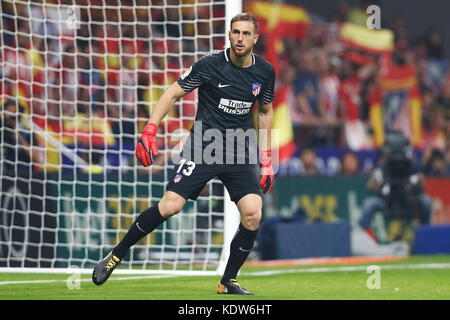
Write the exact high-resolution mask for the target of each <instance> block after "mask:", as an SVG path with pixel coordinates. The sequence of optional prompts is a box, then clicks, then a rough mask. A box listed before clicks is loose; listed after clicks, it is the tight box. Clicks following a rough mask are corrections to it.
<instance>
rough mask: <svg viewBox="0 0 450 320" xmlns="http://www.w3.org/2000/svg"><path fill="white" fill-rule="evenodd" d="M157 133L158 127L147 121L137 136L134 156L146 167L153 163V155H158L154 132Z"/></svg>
mask: <svg viewBox="0 0 450 320" xmlns="http://www.w3.org/2000/svg"><path fill="white" fill-rule="evenodd" d="M157 133H158V127H157V126H156V125H155V124H153V123H149V124H147V125H146V126H145V128H144V131H142V135H141V137H140V138H139V141H138V144H137V146H136V152H135V154H136V158H137V159H138V160H139V162H140V163H142V165H143V166H144V167H148V166H149V165H151V164H152V163H153V157H157V156H158V155H159V152H158V145H157V144H156V134H157Z"/></svg>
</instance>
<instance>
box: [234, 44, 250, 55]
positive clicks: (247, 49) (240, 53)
mask: <svg viewBox="0 0 450 320" xmlns="http://www.w3.org/2000/svg"><path fill="white" fill-rule="evenodd" d="M231 50H233V53H234V55H235V56H236V57H238V58H242V57H245V56H247V55H249V54H251V53H252V51H253V47H249V48H247V47H245V46H244V50H242V51H239V50H238V49H237V46H236V44H231Z"/></svg>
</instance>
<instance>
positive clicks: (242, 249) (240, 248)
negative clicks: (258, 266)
mask: <svg viewBox="0 0 450 320" xmlns="http://www.w3.org/2000/svg"><path fill="white" fill-rule="evenodd" d="M252 249H253V248H252ZM252 249H250V250H246V249H244V248H242V247H239V250H241V251H244V252H250V251H252Z"/></svg>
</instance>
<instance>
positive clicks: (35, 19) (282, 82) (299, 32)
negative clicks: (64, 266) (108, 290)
mask: <svg viewBox="0 0 450 320" xmlns="http://www.w3.org/2000/svg"><path fill="white" fill-rule="evenodd" d="M61 4H67V5H71V4H72V2H70V1H66V2H65V1H57V0H40V1H33V2H29V1H2V3H1V10H2V11H1V25H0V26H1V28H0V29H1V37H0V39H1V40H0V41H1V50H0V63H1V65H0V66H1V69H0V96H1V105H2V108H1V111H2V112H1V119H2V127H1V129H2V131H1V132H2V136H1V141H0V143H1V146H2V157H1V160H0V163H1V170H2V177H10V178H9V179H8V178H7V179H6V180H7V181H8V182H5V183H4V184H3V185H4V187H3V188H6V187H5V186H9V184H10V183H11V181H12V180H13V179H12V178H11V177H21V178H22V180H23V181H27V180H26V179H28V178H29V177H31V178H32V181H34V182H36V181H41V180H45V181H46V182H48V181H50V182H51V181H53V183H50V187H48V188H50V189H51V191H47V192H49V194H52V193H51V192H55V193H54V194H53V195H54V196H52V197H53V198H58V199H60V198H59V197H62V198H61V199H62V200H64V197H65V196H64V193H63V192H62V189H63V188H61V187H60V186H61V185H60V184H59V182H60V181H61V180H60V179H62V178H63V177H64V179H66V178H67V177H68V176H70V177H72V178H71V180H70V179H69V180H68V181H72V182H66V186H67V190H66V192H68V193H69V195H68V196H67V198H70V197H72V196H76V192H77V191H75V189H76V188H75V187H74V188H71V187H70V184H71V183H73V181H85V184H86V181H87V183H89V182H92V181H97V180H98V179H99V180H101V181H102V183H104V181H106V180H107V178H106V177H107V175H114V176H115V177H119V178H118V179H119V181H126V182H127V183H128V184H132V183H133V182H134V181H138V182H137V187H136V188H139V186H143V185H145V184H146V183H148V182H149V181H150V182H151V184H152V186H153V187H156V188H160V189H161V190H162V186H163V185H164V181H166V180H167V177H168V176H169V173H170V171H168V169H167V168H170V165H171V163H170V159H169V157H168V155H169V152H170V150H171V148H173V146H175V145H176V143H177V142H178V140H177V139H175V136H176V135H177V134H180V131H179V130H186V129H189V128H190V126H191V125H192V122H193V120H194V116H195V110H196V109H195V108H196V104H195V101H196V98H197V97H196V93H191V94H189V95H188V96H186V97H185V98H184V99H183V101H182V102H180V104H179V108H176V109H175V110H173V112H172V113H171V114H170V115H169V117H168V118H167V119H166V120H165V121H164V123H163V125H162V126H161V128H160V135H159V137H160V141H159V145H160V148H161V150H162V155H161V156H160V157H159V158H158V160H157V162H156V163H155V165H154V166H152V167H151V168H150V169H145V168H142V167H138V166H137V163H136V162H135V160H134V147H135V141H136V137H137V135H138V134H139V133H140V132H141V131H142V128H143V126H144V125H145V124H146V122H147V121H148V118H149V114H150V113H151V111H152V108H153V107H154V105H155V103H156V101H157V100H158V98H159V97H160V96H161V94H162V92H163V91H164V89H165V88H167V86H168V85H169V84H170V83H172V82H173V81H175V80H176V79H177V77H178V76H179V75H181V74H182V73H183V72H184V71H185V70H186V69H187V68H188V67H189V66H190V65H191V64H192V63H193V62H195V61H196V60H197V59H198V58H200V57H201V56H202V55H204V54H206V53H207V52H209V51H211V50H217V49H218V50H221V49H223V48H224V46H225V38H224V35H225V32H226V31H227V30H228V26H226V27H225V26H224V23H225V3H224V2H221V1H200V0H199V1H194V0H192V1H178V0H167V1H162V0H161V1H151V4H150V1H148V0H135V1H131V0H129V1H121V2H120V5H117V3H115V2H114V3H113V2H111V3H110V2H109V1H100V0H99V1H96V0H92V1H87V0H84V1H77V3H76V6H74V7H73V8H74V10H75V11H70V10H69V11H67V10H64V11H61V10H60V8H59V7H58V6H59V5H61ZM370 5H376V6H378V8H379V9H380V10H379V16H373V17H372V18H370V17H371V16H372V14H373V12H371V13H368V12H367V8H368V6H370ZM447 9H450V3H448V2H446V1H440V0H433V1H427V2H425V1H419V0H414V1H406V0H405V1H403V0H402V1H400V0H398V1H381V0H379V1H376V0H372V1H359V0H354V1H350V0H348V1H326V4H324V3H323V2H318V1H312V0H303V1H302V0H298V1H294V0H291V1H287V0H286V1H254V0H253V1H247V0H244V1H243V10H244V11H247V12H251V13H252V14H254V15H255V16H256V17H257V19H258V21H259V23H260V30H259V32H260V34H261V38H260V40H259V42H258V43H257V46H256V48H255V53H256V54H258V55H260V56H262V57H264V58H265V59H266V60H268V61H270V62H271V63H272V65H273V66H274V67H275V70H276V74H277V81H276V94H275V97H276V98H275V101H274V110H275V119H274V127H275V128H276V129H278V130H279V136H278V147H279V150H278V152H279V155H280V161H279V164H278V172H277V177H276V183H275V187H274V189H273V191H272V192H271V193H270V194H269V195H268V196H266V197H265V198H264V201H265V209H264V219H263V224H262V226H261V232H260V238H259V240H258V250H257V252H256V256H254V258H256V259H285V258H304V257H329V256H352V255H368V256H371V255H375V256H380V255H382V256H404V255H408V254H411V253H416V254H428V253H442V252H444V253H450V240H449V239H450V226H449V225H450V197H449V196H448V195H447V190H450V179H449V177H450V152H449V134H450V76H449V59H450V49H449V47H448V46H449V40H450V39H449V37H450V34H449V31H448V30H447V29H448V28H447V26H448V17H447V12H449V10H447ZM77 10H78V11H77ZM74 17H75V18H76V19H75V20H74V21H72V22H73V23H74V24H72V25H71V24H67V23H62V24H61V23H59V24H58V23H56V22H55V21H59V22H61V21H63V22H64V21H65V22H67V21H69V22H70V21H71V20H70V19H71V18H74ZM370 19H372V20H370ZM368 20H370V21H371V23H376V22H379V26H380V27H381V28H380V29H378V28H376V29H375V30H371V29H369V28H368ZM369 24H370V23H369ZM372 25H373V24H372ZM83 175H84V176H83ZM82 176H83V177H87V178H86V179H84V178H81V177H82ZM27 177H28V178H27ZM74 177H75V178H74ZM83 179H84V180H83ZM108 179H109V178H108ZM139 179H144V180H143V181H141V180H139ZM19 180H21V179H19ZM139 181H140V182H139ZM45 188H47V187H45ZM45 188H44V189H45ZM46 190H47V189H46ZM52 190H53V191H52ZM158 190H159V189H158ZM215 190H216V188H213V187H212V186H211V185H210V186H209V187H207V188H206V189H205V191H204V193H203V196H204V197H205V199H208V197H210V196H211V195H213V196H214V195H217V193H216V192H219V193H220V191H215ZM135 191H136V190H134V189H133V191H130V192H129V194H130V196H131V194H132V192H135ZM70 192H73V193H72V194H71V193H70ZM120 192H123V193H126V192H125V191H119V193H120ZM127 192H128V191H127ZM153 192H154V193H153V194H152V195H151V197H150V199H149V200H148V201H150V202H151V201H155V200H156V199H158V197H159V196H160V194H159V193H160V192H161V191H153ZM158 192H159V193H158ZM44 194H46V192H44ZM92 197H93V198H95V197H97V198H99V199H101V197H102V196H101V195H94V196H92ZM123 197H125V198H126V197H128V195H126V196H125V195H123ZM215 205H217V206H218V207H217V208H216V209H213V211H214V210H216V211H220V210H221V209H218V208H219V207H220V203H214V205H213V206H215ZM74 206H75V204H74ZM50 207H53V208H57V209H51V210H59V209H60V208H61V207H62V205H56V204H55V205H52V206H50ZM132 207H133V208H135V209H130V213H133V212H134V211H138V209H139V208H140V209H141V208H142V207H145V205H142V204H141V203H139V204H137V203H136V202H134V204H133V205H132ZM206 208H207V209H206V211H208V210H210V211H211V205H209V209H208V205H206ZM116 209H117V208H116ZM93 210H94V211H95V210H96V209H93ZM117 210H119V209H117ZM124 210H125V211H126V210H127V209H124ZM133 210H134V211H133ZM195 210H197V209H195ZM122 212H123V210H122ZM120 219H122V218H120ZM120 219H119V220H117V221H116V220H114V221H116V222H114V223H112V226H111V229H116V228H119V229H126V227H127V226H128V225H129V224H130V223H131V221H132V219H131V218H127V222H126V223H123V224H120V221H121V220H120ZM201 219H204V218H199V219H197V222H198V223H199V225H201V223H203V222H201V221H203V220H201ZM200 220H201V221H200ZM216 220H220V218H219V217H218V218H217V219H216ZM216 220H214V221H216ZM56 223H57V222H55V221H53V220H50V222H49V225H52V224H56ZM58 223H59V222H58ZM209 223H211V222H209ZM210 226H211V225H210ZM60 227H61V226H60ZM38 228H39V227H38ZM5 230H6V229H5ZM18 237H20V235H18ZM199 237H200V238H201V236H199ZM198 241H199V243H201V241H202V240H198ZM217 241H218V240H217ZM49 242H50V243H51V242H52V240H49ZM49 259H50V258H49ZM93 260H95V258H93Z"/></svg>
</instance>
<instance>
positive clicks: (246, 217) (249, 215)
mask: <svg viewBox="0 0 450 320" xmlns="http://www.w3.org/2000/svg"><path fill="white" fill-rule="evenodd" d="M260 222H261V210H258V209H254V210H249V211H247V212H245V213H244V214H243V217H242V220H241V223H242V225H243V226H244V227H245V228H246V229H248V230H252V231H254V230H256V229H258V227H259V223H260Z"/></svg>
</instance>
